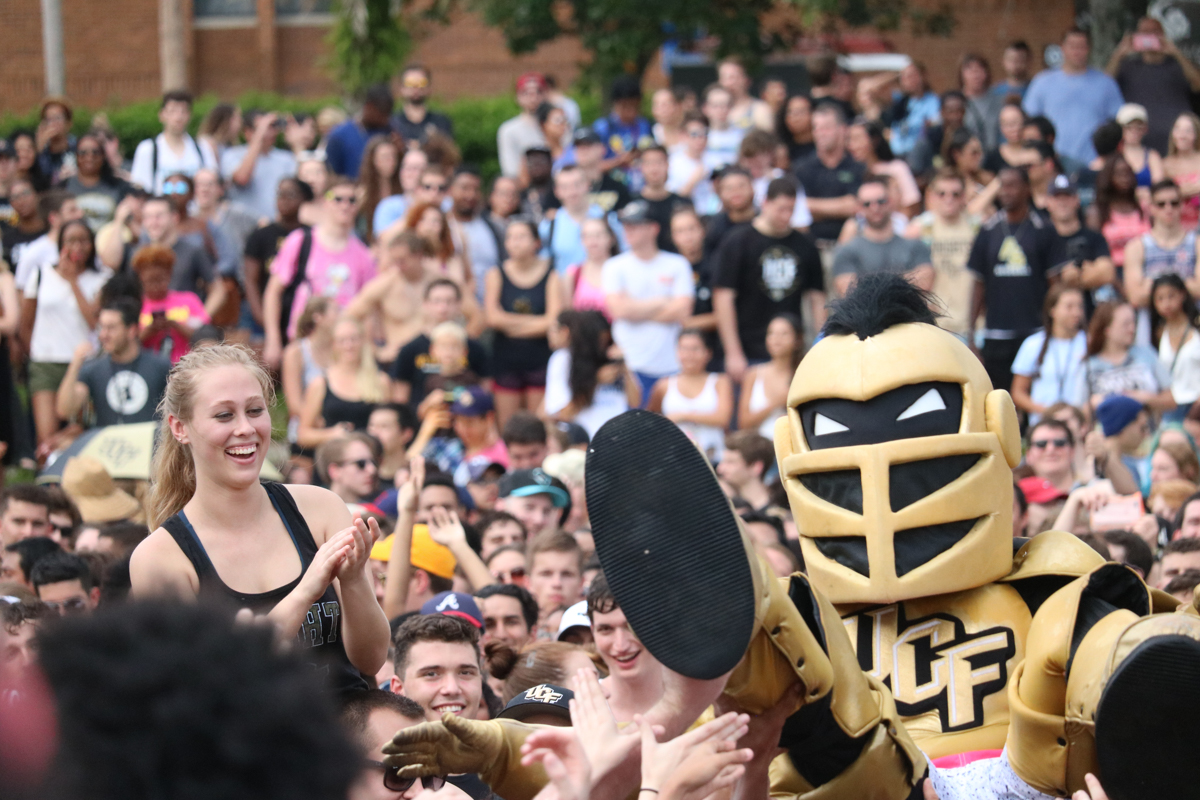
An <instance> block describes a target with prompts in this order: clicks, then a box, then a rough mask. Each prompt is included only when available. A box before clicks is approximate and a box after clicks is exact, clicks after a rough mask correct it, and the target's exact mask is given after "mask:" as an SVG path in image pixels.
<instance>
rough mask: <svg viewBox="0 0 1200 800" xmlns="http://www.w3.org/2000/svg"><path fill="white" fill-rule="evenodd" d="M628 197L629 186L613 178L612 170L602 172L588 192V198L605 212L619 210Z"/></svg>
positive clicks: (627, 200)
mask: <svg viewBox="0 0 1200 800" xmlns="http://www.w3.org/2000/svg"><path fill="white" fill-rule="evenodd" d="M630 199H632V198H631V195H630V194H629V187H627V186H626V185H625V184H624V183H622V182H621V181H619V180H617V179H616V178H614V177H613V174H612V172H605V173H603V174H602V175H601V176H600V180H598V181H596V182H595V183H593V184H592V188H591V191H590V192H588V200H589V201H591V202H593V203H595V204H596V205H598V206H600V207H601V208H603V209H604V211H605V213H607V212H609V211H620V210H621V209H622V208H624V207H625V206H626V205H628V204H629V201H630Z"/></svg>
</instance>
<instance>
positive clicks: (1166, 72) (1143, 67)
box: [1115, 53, 1192, 155]
mask: <svg viewBox="0 0 1200 800" xmlns="http://www.w3.org/2000/svg"><path fill="white" fill-rule="evenodd" d="M1115 77H1116V80H1117V85H1118V86H1120V87H1121V95H1122V96H1123V97H1124V98H1125V102H1127V103H1137V104H1139V105H1141V106H1142V107H1144V108H1145V109H1146V115H1147V116H1148V117H1149V118H1150V129H1149V130H1148V131H1146V138H1145V140H1144V144H1145V145H1146V146H1147V147H1153V148H1154V149H1155V150H1157V151H1159V152H1160V153H1162V154H1163V155H1166V152H1167V141H1168V139H1169V137H1170V133H1171V126H1173V125H1174V124H1175V120H1177V119H1178V118H1179V115H1180V114H1183V113H1186V112H1189V111H1191V110H1192V109H1191V101H1190V98H1191V95H1192V87H1191V86H1190V85H1189V84H1188V80H1187V75H1185V74H1184V72H1183V67H1181V66H1180V65H1179V62H1178V61H1176V60H1175V57H1174V56H1167V57H1166V58H1164V59H1163V60H1162V61H1161V62H1159V63H1157V64H1147V63H1146V62H1145V60H1144V59H1143V58H1142V55H1141V54H1140V53H1137V54H1134V55H1132V56H1127V57H1126V58H1124V59H1123V60H1122V61H1121V65H1120V66H1119V67H1118V68H1117V74H1116V76H1115Z"/></svg>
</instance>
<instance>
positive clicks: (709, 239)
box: [704, 211, 750, 257]
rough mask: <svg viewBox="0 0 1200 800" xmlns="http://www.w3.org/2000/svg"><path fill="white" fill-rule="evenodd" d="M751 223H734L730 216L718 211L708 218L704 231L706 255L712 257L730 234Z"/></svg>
mask: <svg viewBox="0 0 1200 800" xmlns="http://www.w3.org/2000/svg"><path fill="white" fill-rule="evenodd" d="M748 224H750V223H749V222H734V221H733V220H731V219H730V218H729V215H728V214H727V213H725V212H724V211H718V212H717V213H716V214H713V215H712V216H711V217H709V218H708V222H707V223H706V224H705V230H704V255H705V256H706V257H711V256H712V255H713V253H715V252H717V248H719V247H720V246H721V242H723V241H725V237H726V236H728V235H729V232H730V231H732V230H733V229H734V228H736V227H738V226H739V225H748Z"/></svg>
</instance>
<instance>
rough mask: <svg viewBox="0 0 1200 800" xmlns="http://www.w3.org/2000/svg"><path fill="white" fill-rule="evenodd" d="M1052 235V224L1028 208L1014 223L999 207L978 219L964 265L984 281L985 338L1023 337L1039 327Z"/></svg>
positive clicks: (1051, 261) (1052, 248)
mask: <svg viewBox="0 0 1200 800" xmlns="http://www.w3.org/2000/svg"><path fill="white" fill-rule="evenodd" d="M1054 239H1055V232H1054V226H1053V225H1051V224H1050V222H1049V220H1047V219H1045V218H1044V217H1042V216H1041V215H1040V214H1039V213H1038V212H1037V211H1033V210H1031V211H1030V212H1029V215H1028V216H1027V217H1025V219H1023V220H1021V222H1020V223H1018V224H1017V225H1015V226H1014V225H1010V224H1009V222H1008V219H1007V217H1006V215H1005V213H1004V212H1003V211H1000V212H998V213H996V214H995V215H994V216H993V217H992V218H991V219H989V220H988V221H987V222H985V223H984V224H983V227H982V228H981V229H980V231H979V235H978V236H976V237H975V243H974V244H973V245H972V246H971V254H970V255H969V256H968V257H967V269H969V270H971V272H974V273H975V274H976V275H977V276H978V277H979V279H980V280H981V281H983V284H984V291H985V296H986V302H987V322H986V330H985V331H984V335H985V336H986V337H987V338H989V339H1018V338H1024V337H1025V336H1027V335H1029V334H1030V333H1032V332H1033V331H1035V330H1037V329H1038V328H1040V327H1041V326H1042V302H1043V300H1045V297H1046V288H1047V286H1048V283H1047V281H1048V279H1049V276H1050V275H1051V273H1053V272H1054V269H1053V258H1054Z"/></svg>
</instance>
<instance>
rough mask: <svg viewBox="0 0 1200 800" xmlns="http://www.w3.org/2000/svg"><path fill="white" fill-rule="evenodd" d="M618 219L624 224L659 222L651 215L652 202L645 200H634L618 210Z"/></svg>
mask: <svg viewBox="0 0 1200 800" xmlns="http://www.w3.org/2000/svg"><path fill="white" fill-rule="evenodd" d="M617 219H619V220H620V221H621V224H622V225H644V224H646V223H648V222H654V223H657V222H658V220H656V219H654V217H652V216H650V204H649V203H647V202H646V201H645V200H634V201H633V202H632V203H630V204H629V205H627V206H625V207H624V208H622V209H621V210H620V211H619V212H617Z"/></svg>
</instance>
